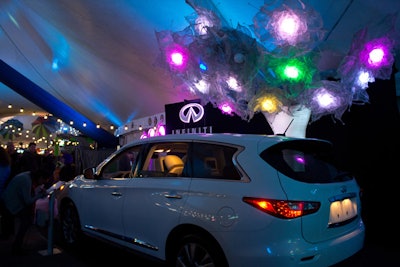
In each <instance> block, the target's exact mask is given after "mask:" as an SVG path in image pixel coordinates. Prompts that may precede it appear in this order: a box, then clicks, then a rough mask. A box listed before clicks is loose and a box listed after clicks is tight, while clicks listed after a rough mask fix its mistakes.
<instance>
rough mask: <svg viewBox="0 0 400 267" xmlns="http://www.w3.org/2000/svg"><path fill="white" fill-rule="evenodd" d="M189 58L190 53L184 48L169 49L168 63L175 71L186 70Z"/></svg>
mask: <svg viewBox="0 0 400 267" xmlns="http://www.w3.org/2000/svg"><path fill="white" fill-rule="evenodd" d="M188 58H189V57H188V52H187V51H186V49H185V48H183V47H180V46H175V47H173V48H170V49H167V62H168V64H169V65H170V66H171V67H172V68H173V69H177V70H183V69H185V68H186V65H187V61H188Z"/></svg>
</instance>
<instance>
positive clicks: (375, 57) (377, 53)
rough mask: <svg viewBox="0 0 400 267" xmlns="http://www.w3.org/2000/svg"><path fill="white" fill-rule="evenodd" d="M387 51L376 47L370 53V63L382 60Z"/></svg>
mask: <svg viewBox="0 0 400 267" xmlns="http://www.w3.org/2000/svg"><path fill="white" fill-rule="evenodd" d="M384 55H385V53H384V52H383V50H382V49H381V48H375V49H373V50H372V51H371V52H370V53H369V59H368V62H369V63H370V64H376V63H379V62H381V61H382V59H383V56H384Z"/></svg>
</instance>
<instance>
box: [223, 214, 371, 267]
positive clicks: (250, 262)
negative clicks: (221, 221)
mask: <svg viewBox="0 0 400 267" xmlns="http://www.w3.org/2000/svg"><path fill="white" fill-rule="evenodd" d="M250 239H251V238H250ZM364 239H365V227H364V224H363V222H362V221H360V223H359V227H358V228H357V229H354V230H353V231H352V232H350V233H348V234H347V235H343V236H340V237H338V238H335V239H331V240H328V241H325V242H320V243H315V244H312V243H308V242H306V241H304V240H303V239H299V238H298V237H297V238H293V239H286V242H285V241H282V242H279V243H273V242H266V243H265V244H264V245H262V244H257V245H254V244H251V242H247V241H245V242H243V240H246V239H242V242H239V243H240V247H241V248H240V249H236V250H235V251H233V253H232V254H234V255H229V256H228V257H227V258H228V259H233V260H232V261H230V262H229V266H231V267H236V266H237V267H239V266H253V267H256V266H274V267H276V266H285V267H288V266H310V267H320V266H331V265H334V264H336V263H339V262H341V261H343V260H345V259H347V258H349V257H351V256H352V255H354V254H355V253H357V252H358V251H360V250H361V249H362V248H363V246H364Z"/></svg>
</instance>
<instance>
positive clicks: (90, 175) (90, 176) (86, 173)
mask: <svg viewBox="0 0 400 267" xmlns="http://www.w3.org/2000/svg"><path fill="white" fill-rule="evenodd" d="M94 173H95V169H94V168H87V169H84V170H83V177H85V178H86V179H94Z"/></svg>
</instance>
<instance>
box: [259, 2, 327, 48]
mask: <svg viewBox="0 0 400 267" xmlns="http://www.w3.org/2000/svg"><path fill="white" fill-rule="evenodd" d="M252 28H253V31H254V34H255V36H256V37H257V38H258V40H259V41H260V43H261V44H262V45H263V46H264V47H265V49H266V51H267V52H269V53H274V54H276V55H278V56H287V55H288V50H289V49H290V48H291V47H294V46H295V47H296V48H297V49H296V51H297V53H298V55H302V54H305V53H308V52H310V51H312V50H313V49H314V48H315V47H316V46H317V45H318V44H319V42H320V41H322V39H323V38H324V36H325V30H324V29H323V22H322V18H321V16H320V15H319V14H318V13H317V12H315V10H314V9H313V8H311V7H308V6H306V5H304V4H303V3H302V2H301V1H300V0H283V1H275V4H274V5H272V4H271V3H265V4H264V5H263V6H262V7H261V8H260V11H259V12H258V13H256V15H255V16H254V17H253V25H252Z"/></svg>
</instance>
